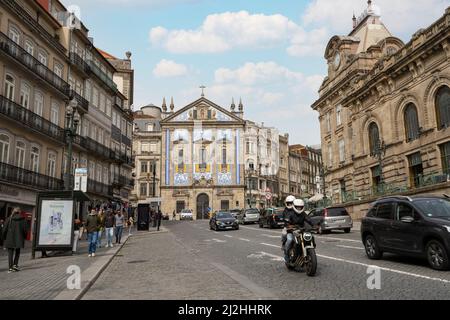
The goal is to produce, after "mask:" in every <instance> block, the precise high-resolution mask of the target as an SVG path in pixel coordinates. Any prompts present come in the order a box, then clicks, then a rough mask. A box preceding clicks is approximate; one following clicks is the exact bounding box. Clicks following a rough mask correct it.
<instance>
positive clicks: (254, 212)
mask: <svg viewBox="0 0 450 320" xmlns="http://www.w3.org/2000/svg"><path fill="white" fill-rule="evenodd" d="M259 218H260V213H259V210H258V209H245V210H241V212H240V213H239V215H238V216H237V220H238V222H239V223H240V224H247V223H259Z"/></svg>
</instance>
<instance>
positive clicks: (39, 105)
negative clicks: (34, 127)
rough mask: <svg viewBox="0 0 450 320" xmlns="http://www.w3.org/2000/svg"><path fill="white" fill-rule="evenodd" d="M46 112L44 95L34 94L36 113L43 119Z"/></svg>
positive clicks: (38, 92)
mask: <svg viewBox="0 0 450 320" xmlns="http://www.w3.org/2000/svg"><path fill="white" fill-rule="evenodd" d="M43 110H44V95H43V94H42V93H41V92H40V91H36V92H35V93H34V112H35V113H36V114H37V115H39V116H41V117H42V111H43Z"/></svg>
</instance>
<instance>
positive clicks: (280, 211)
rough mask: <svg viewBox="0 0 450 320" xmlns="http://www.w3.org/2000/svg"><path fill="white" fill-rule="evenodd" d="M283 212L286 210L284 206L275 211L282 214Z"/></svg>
mask: <svg viewBox="0 0 450 320" xmlns="http://www.w3.org/2000/svg"><path fill="white" fill-rule="evenodd" d="M283 212H284V208H280V209H276V210H275V211H274V213H275V214H276V215H282V214H283Z"/></svg>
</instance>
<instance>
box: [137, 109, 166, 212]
mask: <svg viewBox="0 0 450 320" xmlns="http://www.w3.org/2000/svg"><path fill="white" fill-rule="evenodd" d="M164 104H165V103H164ZM161 120H162V110H161V108H160V107H157V106H155V105H153V104H150V105H147V106H144V107H142V108H141V109H140V110H139V111H135V112H134V132H133V159H134V163H135V168H134V171H133V174H134V180H135V184H134V190H133V191H132V193H131V194H132V195H131V198H130V201H131V203H132V205H133V206H134V207H137V206H138V205H148V206H150V207H153V208H156V207H157V206H158V200H159V198H161V189H160V187H161V169H162V168H161V167H162V162H161V140H162V133H161Z"/></svg>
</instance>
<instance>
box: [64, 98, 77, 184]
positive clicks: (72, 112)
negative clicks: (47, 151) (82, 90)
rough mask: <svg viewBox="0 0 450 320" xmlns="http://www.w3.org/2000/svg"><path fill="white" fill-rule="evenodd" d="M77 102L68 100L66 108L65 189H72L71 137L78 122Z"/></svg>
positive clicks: (74, 134)
mask: <svg viewBox="0 0 450 320" xmlns="http://www.w3.org/2000/svg"><path fill="white" fill-rule="evenodd" d="M77 105H78V103H77V101H76V100H75V99H73V100H71V101H70V102H69V105H68V106H67V109H66V128H65V133H66V138H67V165H66V177H65V179H64V189H65V190H67V191H71V190H73V183H72V182H73V179H72V153H73V151H72V149H73V147H72V146H73V139H74V137H76V135H77V128H78V125H79V123H80V118H81V117H80V114H79V113H78V111H77V109H76V107H77Z"/></svg>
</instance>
